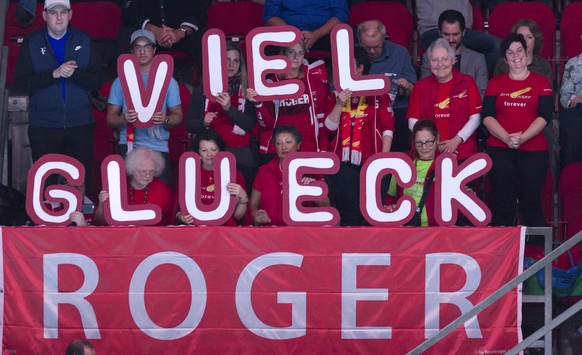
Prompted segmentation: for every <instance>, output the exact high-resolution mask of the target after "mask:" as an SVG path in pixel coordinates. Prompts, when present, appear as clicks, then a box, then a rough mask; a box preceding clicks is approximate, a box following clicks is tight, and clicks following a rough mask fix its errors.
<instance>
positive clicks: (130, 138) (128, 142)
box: [107, 30, 182, 186]
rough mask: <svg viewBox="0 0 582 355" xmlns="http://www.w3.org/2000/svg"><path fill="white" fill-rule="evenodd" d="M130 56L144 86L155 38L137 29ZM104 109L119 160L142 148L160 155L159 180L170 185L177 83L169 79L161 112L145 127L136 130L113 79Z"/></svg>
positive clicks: (178, 109) (134, 117) (177, 111)
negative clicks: (115, 134)
mask: <svg viewBox="0 0 582 355" xmlns="http://www.w3.org/2000/svg"><path fill="white" fill-rule="evenodd" d="M130 47H131V53H132V54H133V55H135V56H136V58H137V60H138V62H139V69H140V71H141V76H142V78H143V83H144V84H145V85H147V82H148V73H149V70H150V66H151V63H152V61H153V59H154V55H155V54H156V39H155V37H154V34H153V33H152V32H150V31H148V30H137V31H134V32H133V34H132V35H131V41H130ZM108 103H109V105H108V106H107V125H108V126H109V127H111V128H115V129H118V130H119V154H120V155H121V156H123V157H125V155H126V154H127V153H129V152H130V151H131V150H132V149H134V148H139V147H145V148H148V149H151V150H154V151H156V152H160V153H161V154H162V156H163V157H164V159H165V161H166V164H165V169H164V171H163V173H162V175H161V179H162V180H164V181H165V182H166V183H167V184H168V185H170V186H172V185H173V182H172V176H171V170H170V164H169V161H168V152H169V148H168V139H169V138H170V132H169V131H168V128H172V127H176V126H178V125H179V124H180V123H181V122H182V104H181V101H180V92H179V89H178V82H177V81H176V80H175V79H174V78H172V79H171V80H170V85H169V87H168V91H167V92H166V99H165V101H164V104H163V107H162V110H161V111H159V112H155V113H154V114H153V115H152V117H151V120H152V121H153V125H152V126H150V127H149V128H137V127H134V126H133V123H134V122H135V121H136V120H137V112H136V111H135V110H128V109H127V103H126V102H125V98H124V96H123V91H122V89H121V82H120V80H119V78H116V79H115V81H113V84H112V85H111V93H110V94H109V99H108Z"/></svg>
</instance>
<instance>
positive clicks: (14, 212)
mask: <svg viewBox="0 0 582 355" xmlns="http://www.w3.org/2000/svg"><path fill="white" fill-rule="evenodd" d="M28 220H29V219H28V215H27V214H26V196H24V194H22V193H21V192H20V191H18V190H16V189H13V188H11V187H8V186H4V185H0V225H2V226H22V225H25V224H27V222H28Z"/></svg>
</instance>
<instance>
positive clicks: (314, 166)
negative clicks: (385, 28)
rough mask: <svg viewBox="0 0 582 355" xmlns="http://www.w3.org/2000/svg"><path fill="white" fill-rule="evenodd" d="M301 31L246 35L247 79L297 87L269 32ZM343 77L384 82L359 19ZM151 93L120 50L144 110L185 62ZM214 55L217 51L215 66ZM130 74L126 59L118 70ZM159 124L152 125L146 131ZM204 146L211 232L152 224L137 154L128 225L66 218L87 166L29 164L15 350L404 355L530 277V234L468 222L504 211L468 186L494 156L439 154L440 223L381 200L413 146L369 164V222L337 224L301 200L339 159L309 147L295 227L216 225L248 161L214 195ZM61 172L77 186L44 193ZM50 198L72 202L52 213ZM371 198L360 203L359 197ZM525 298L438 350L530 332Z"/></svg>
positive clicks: (192, 197) (112, 213)
mask: <svg viewBox="0 0 582 355" xmlns="http://www.w3.org/2000/svg"><path fill="white" fill-rule="evenodd" d="M299 38H300V33H299V31H298V30H297V29H295V28H293V27H289V26H282V27H263V28H257V29H255V30H253V31H252V32H251V33H250V34H249V35H248V36H247V38H246V43H247V57H248V58H249V62H250V63H249V83H250V84H249V85H250V86H252V87H254V88H255V89H256V90H257V92H258V93H259V97H260V99H261V100H271V99H276V98H283V97H285V98H292V97H296V96H297V95H298V94H300V92H301V90H302V89H301V85H300V84H301V83H300V82H295V81H293V80H289V81H283V82H280V83H278V84H276V85H273V84H272V83H269V82H267V81H266V80H265V76H266V74H267V73H276V72H278V71H284V70H285V68H286V66H288V65H289V62H288V60H287V59H286V58H285V57H283V56H275V57H266V56H265V55H264V53H263V50H264V47H265V46H266V45H269V44H275V45H285V44H293V43H296V42H297V41H298V40H299ZM224 43H225V38H224V35H223V34H222V33H221V32H220V31H218V30H209V31H208V32H207V33H206V34H205V36H204V43H203V48H204V70H203V72H204V88H205V90H206V94H207V95H208V96H209V97H212V96H213V94H212V93H216V92H221V91H224V88H225V87H226V82H225V80H226V75H225V62H226V60H225V58H226V55H225V49H224V48H225V46H224ZM332 43H333V51H332V62H333V70H334V73H333V76H334V82H335V83H336V86H337V87H338V88H350V89H352V90H353V91H355V92H356V93H357V94H358V95H372V94H377V93H381V92H385V91H387V90H388V85H389V84H388V83H387V82H386V79H385V78H384V77H383V76H366V77H356V76H354V75H352V73H353V59H352V58H353V56H352V52H351V48H352V45H353V35H352V32H351V29H350V28H349V27H348V26H345V25H338V26H336V28H334V30H333V31H332ZM158 57H159V58H158V59H157V62H156V63H157V64H156V65H155V66H153V68H155V69H153V73H152V72H150V75H149V79H148V80H149V83H148V85H147V88H148V89H147V90H146V89H144V88H143V87H142V86H143V83H141V82H140V81H139V76H136V74H135V70H136V66H137V64H136V63H135V62H134V61H133V59H132V58H131V57H130V56H121V57H120V58H119V61H118V67H119V68H120V76H121V77H122V78H124V79H123V80H122V87H123V90H124V95H126V97H130V99H128V101H131V105H132V106H133V107H134V109H135V110H136V111H138V112H143V114H142V115H141V116H142V118H143V117H147V112H150V111H151V110H154V111H155V110H156V107H157V106H158V105H159V104H160V98H161V97H164V96H165V94H164V92H165V91H164V90H165V89H164V87H165V86H166V85H167V84H166V83H167V80H169V77H170V76H171V72H172V68H173V63H172V62H171V59H170V58H169V57H165V56H158ZM210 58H212V60H210ZM121 68H123V69H121ZM148 124H149V123H148V120H144V121H143V122H140V125H142V126H144V127H146V126H147V125H148ZM200 166H201V164H200V157H199V156H198V155H197V154H196V153H192V152H188V153H184V154H183V155H182V157H181V159H180V165H179V184H178V190H177V195H178V204H179V207H180V209H181V210H182V211H187V212H188V213H190V214H191V215H192V216H194V218H195V220H196V224H199V225H205V226H209V227H162V228H159V227H147V228H146V227H140V226H147V225H154V224H156V223H157V221H159V218H160V211H159V208H157V206H154V205H148V204H144V205H129V203H128V201H127V199H126V196H127V194H126V192H127V191H126V189H127V180H126V177H125V173H124V172H125V167H124V162H123V160H122V159H121V158H120V157H118V156H110V157H108V158H107V159H105V160H104V161H103V163H102V169H101V173H102V179H103V182H104V189H106V190H108V191H109V193H110V199H109V200H108V201H107V202H106V203H105V206H104V207H105V216H106V219H107V222H108V223H109V224H110V225H114V226H117V227H103V228H100V227H77V228H65V227H63V226H65V225H66V224H67V223H68V215H69V214H70V213H71V212H72V211H76V210H80V208H81V196H80V193H79V192H78V190H77V189H75V186H77V185H80V184H81V183H82V181H83V180H84V173H85V172H84V169H83V167H82V165H81V164H80V163H79V162H78V161H76V160H74V159H71V158H69V157H65V156H61V155H47V156H44V157H43V158H41V159H40V160H38V161H37V162H35V164H34V166H33V167H32V169H31V170H30V172H29V179H28V190H27V191H28V193H27V212H28V213H29V215H30V217H31V218H32V219H33V221H34V222H35V223H37V224H41V225H45V227H36V228H2V230H1V232H2V239H1V240H2V258H3V260H2V263H1V266H2V268H3V273H2V285H3V286H2V290H3V291H4V292H2V293H0V298H2V301H3V302H2V307H3V322H4V323H3V327H2V344H3V351H4V352H7V353H14V352H16V353H18V352H20V353H62V352H63V351H64V348H65V347H66V344H67V343H68V342H69V341H70V340H72V339H74V338H87V339H89V340H90V341H91V342H92V343H93V344H95V345H96V348H97V350H98V352H100V353H119V352H124V353H167V352H175V351H180V352H184V353H194V352H200V353H209V352H212V353H218V352H220V353H263V352H267V353H289V352H305V351H313V352H316V353H323V352H325V353H328V352H334V353H350V354H351V353H372V352H374V353H378V352H383V353H406V352H407V351H410V350H411V349H413V348H414V347H415V346H416V345H418V344H420V343H421V342H422V341H424V340H425V339H427V338H429V337H430V336H431V335H433V334H435V333H436V332H437V331H438V330H439V329H442V328H443V327H444V326H446V324H448V323H450V322H451V321H452V320H454V319H455V318H457V317H458V316H459V315H461V314H463V313H465V312H468V311H469V310H470V309H471V308H472V307H473V306H474V305H475V304H477V303H478V302H479V301H481V300H483V299H484V298H485V297H487V296H488V295H489V294H491V293H493V292H494V291H495V290H496V289H498V288H499V287H501V286H502V285H503V284H505V283H506V282H507V281H508V280H510V279H512V278H514V277H516V276H517V274H518V273H519V272H520V271H521V260H522V257H523V240H524V231H523V229H521V228H480V227H475V228H456V227H448V226H451V225H453V224H454V223H455V221H456V218H457V215H458V213H459V212H462V213H463V214H464V215H465V216H467V217H468V218H469V219H470V220H471V222H472V223H473V224H475V225H476V226H486V225H487V224H488V223H489V221H490V219H491V213H490V211H489V209H488V208H487V206H486V205H485V204H484V203H483V202H482V201H480V200H479V199H478V198H477V197H476V196H474V195H473V194H470V193H467V191H465V189H464V186H465V185H466V184H467V183H468V182H470V181H471V180H474V179H476V178H478V177H480V176H482V175H483V174H485V173H486V172H487V171H488V170H489V169H490V168H491V160H490V159H489V158H488V156H487V155H485V154H477V155H475V156H473V157H471V158H470V159H468V160H467V161H465V162H463V163H462V164H460V165H459V164H458V162H457V160H456V158H455V156H453V155H448V154H443V155H441V156H439V157H438V160H437V162H436V175H435V188H436V201H435V207H436V208H435V218H436V220H437V222H438V223H439V224H440V225H441V226H442V227H438V228H399V227H397V226H400V225H402V224H405V223H406V222H407V221H408V220H409V219H410V218H411V216H412V214H413V211H414V209H415V204H414V201H413V200H412V199H410V198H407V197H403V198H401V199H400V200H399V201H398V202H397V208H396V210H395V211H394V212H392V213H388V212H387V211H386V210H385V209H384V208H382V203H383V201H382V199H381V197H380V181H381V179H382V177H383V176H384V175H386V174H392V176H393V178H395V179H396V181H397V182H398V184H399V185H401V186H403V187H407V186H410V185H412V184H413V183H414V181H415V180H416V172H415V169H414V165H413V163H412V161H411V160H410V158H408V157H407V156H405V155H403V154H401V153H381V154H377V155H375V156H373V157H372V158H370V159H369V160H368V161H367V162H366V163H365V165H364V166H363V168H362V172H361V191H360V195H361V201H360V206H359V208H360V209H361V211H362V213H363V215H364V216H365V218H366V219H367V221H368V222H369V223H370V224H371V225H372V226H373V227H368V228H335V227H329V226H335V225H336V224H337V222H338V218H339V216H338V212H337V210H335V209H334V208H332V207H328V208H315V207H310V208H308V207H304V206H302V204H301V203H300V201H303V200H317V199H321V198H323V196H325V195H326V194H327V186H326V185H325V184H324V183H316V184H311V185H310V186H309V187H306V186H302V185H301V184H299V180H300V177H301V176H303V174H333V173H335V172H336V171H337V170H338V169H339V161H338V159H337V156H335V155H334V154H332V153H328V152H319V153H295V154H292V155H289V156H288V157H287V158H286V159H285V160H284V162H283V172H284V176H283V196H284V213H283V216H284V218H285V221H286V222H287V223H288V225H290V227H285V228H252V227H246V228H226V227H220V226H221V225H222V223H223V222H224V221H225V220H226V219H228V217H229V216H230V215H231V214H232V211H233V208H234V205H235V201H234V200H233V198H232V197H230V195H229V194H228V193H227V191H226V184H227V183H228V182H230V181H231V180H233V177H234V176H236V174H235V166H236V162H235V158H234V157H233V156H232V155H231V154H230V153H220V154H219V155H218V157H217V159H216V164H215V167H216V168H215V172H214V175H215V178H216V185H217V186H220V188H218V189H217V191H216V194H215V201H214V203H213V204H212V205H204V204H202V203H201V201H200V198H199V194H198V193H197V191H199V190H200V182H199V181H200ZM51 174H60V175H62V176H63V177H64V178H65V179H66V180H67V182H68V183H67V185H59V186H51V187H49V188H47V189H44V181H45V180H46V178H47V177H48V176H50V175H51ZM45 200H50V201H54V202H59V203H61V204H62V205H63V207H64V208H63V209H62V210H61V211H58V212H55V211H51V210H48V209H46V207H45V204H44V203H43V202H44V201H45ZM354 208H358V206H354ZM520 304H521V302H520V292H518V290H514V291H512V292H510V293H509V294H507V295H506V296H504V297H503V298H502V299H501V300H499V301H498V302H496V303H495V304H494V305H492V306H490V307H489V308H488V309H487V310H485V311H483V312H482V313H480V314H479V315H478V316H477V317H474V318H472V319H471V320H470V321H468V322H467V323H465V324H464V326H463V327H461V328H459V329H457V330H456V331H455V332H454V333H453V334H451V335H450V336H448V337H447V338H445V339H443V340H442V341H440V342H439V343H438V344H437V345H436V346H435V347H434V350H430V351H429V352H428V353H435V354H441V353H445V352H446V353H450V352H451V349H454V352H457V353H491V352H504V351H505V350H507V349H509V348H511V347H513V346H514V345H515V344H516V343H517V342H518V341H519V340H520V338H521V333H520V330H519V328H520V324H519V322H520V320H519V319H520V317H519V316H518V315H519V313H520Z"/></svg>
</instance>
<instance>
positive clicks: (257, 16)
mask: <svg viewBox="0 0 582 355" xmlns="http://www.w3.org/2000/svg"><path fill="white" fill-rule="evenodd" d="M263 24H264V21H263V6H262V5H260V4H257V3H255V2H252V1H241V2H215V3H213V4H212V5H210V7H209V8H208V28H218V29H220V30H222V32H224V34H225V35H226V37H227V38H229V39H238V40H244V38H245V36H246V35H247V34H248V33H249V32H250V31H251V30H252V29H253V28H255V27H260V26H263Z"/></svg>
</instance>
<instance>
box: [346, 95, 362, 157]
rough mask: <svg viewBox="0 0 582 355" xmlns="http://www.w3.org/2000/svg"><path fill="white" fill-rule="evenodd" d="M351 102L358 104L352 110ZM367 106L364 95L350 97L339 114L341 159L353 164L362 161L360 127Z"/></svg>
mask: <svg viewBox="0 0 582 355" xmlns="http://www.w3.org/2000/svg"><path fill="white" fill-rule="evenodd" d="M352 103H354V104H355V103H357V104H358V106H357V108H356V109H355V110H352ZM366 107H368V103H367V102H366V97H365V96H361V97H359V98H358V97H352V98H351V99H350V100H348V101H346V103H345V105H344V107H343V108H342V114H341V116H340V125H341V137H342V161H343V162H350V163H352V164H354V165H360V164H361V163H362V127H363V126H364V111H365V109H366Z"/></svg>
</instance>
